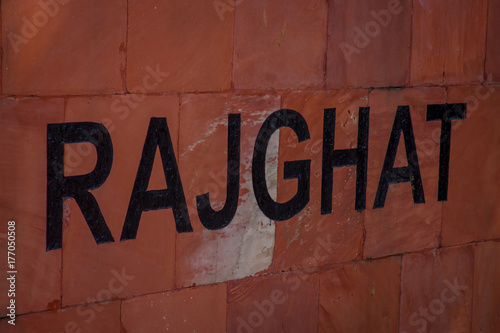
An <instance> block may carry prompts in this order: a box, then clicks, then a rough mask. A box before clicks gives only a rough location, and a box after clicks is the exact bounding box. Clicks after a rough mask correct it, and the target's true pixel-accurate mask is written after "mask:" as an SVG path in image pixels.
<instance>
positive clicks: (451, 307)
mask: <svg viewBox="0 0 500 333" xmlns="http://www.w3.org/2000/svg"><path fill="white" fill-rule="evenodd" d="M472 269H473V251H472V248H471V247H469V246H466V247H459V248H448V249H443V250H433V251H427V252H424V253H412V254H408V255H405V256H403V266H402V273H401V312H400V319H399V320H400V330H401V332H403V333H404V332H416V331H421V332H429V333H433V332H470V325H471V315H472V279H473V272H472ZM457 286H458V287H457Z"/></svg>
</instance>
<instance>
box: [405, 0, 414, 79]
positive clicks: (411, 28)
mask: <svg viewBox="0 0 500 333" xmlns="http://www.w3.org/2000/svg"><path fill="white" fill-rule="evenodd" d="M413 19H414V6H413V0H411V13H410V50H409V52H410V56H409V57H408V83H407V85H406V86H407V87H411V86H412V82H411V70H412V66H411V61H412V58H413Z"/></svg>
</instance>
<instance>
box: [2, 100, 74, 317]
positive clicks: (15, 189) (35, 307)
mask: <svg viewBox="0 0 500 333" xmlns="http://www.w3.org/2000/svg"><path fill="white" fill-rule="evenodd" d="M63 121H64V105H63V100H62V99H46V100H41V99H35V98H26V99H0V128H1V129H2V130H1V131H0V146H1V147H2V149H1V150H0V175H1V177H0V188H1V189H2V191H0V221H1V225H2V230H0V239H1V242H0V243H1V246H0V255H1V257H2V258H4V260H1V261H0V269H1V272H2V273H1V274H0V290H2V291H5V295H2V297H1V298H0V307H1V309H2V310H1V311H0V317H3V316H4V315H5V313H6V307H7V304H8V302H9V299H8V298H7V290H8V289H9V288H8V284H7V280H6V276H7V273H6V272H7V271H8V270H10V269H8V268H7V221H10V220H14V221H15V222H16V230H15V231H16V250H15V259H16V263H15V264H16V270H17V272H18V273H17V276H16V298H15V299H16V312H17V314H22V313H26V312H30V311H42V310H46V309H52V308H57V307H59V305H60V298H61V292H60V290H61V252H60V251H52V252H46V251H45V248H46V244H45V224H46V221H45V205H46V190H45V189H46V182H47V171H46V170H47V148H46V146H47V124H49V123H59V122H63Z"/></svg>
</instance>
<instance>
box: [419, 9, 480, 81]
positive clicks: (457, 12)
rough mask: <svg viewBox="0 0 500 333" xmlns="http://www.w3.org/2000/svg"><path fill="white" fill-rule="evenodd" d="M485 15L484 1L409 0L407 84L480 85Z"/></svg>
mask: <svg viewBox="0 0 500 333" xmlns="http://www.w3.org/2000/svg"><path fill="white" fill-rule="evenodd" d="M486 15H487V1H486V0H479V1H469V0H459V1H453V2H449V1H440V0H413V27H412V28H413V34H412V55H411V85H449V84H464V83H479V82H482V81H483V72H484V56H485V44H486Z"/></svg>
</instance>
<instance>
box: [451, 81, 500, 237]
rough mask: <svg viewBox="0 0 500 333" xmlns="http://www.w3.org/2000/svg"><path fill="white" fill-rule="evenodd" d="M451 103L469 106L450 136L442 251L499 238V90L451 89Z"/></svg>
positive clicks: (483, 87) (486, 87) (493, 87)
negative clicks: (447, 247)
mask: <svg viewBox="0 0 500 333" xmlns="http://www.w3.org/2000/svg"><path fill="white" fill-rule="evenodd" d="M447 102H448V103H467V115H466V119H464V120H456V121H454V124H453V127H452V134H451V152H450V172H449V184H448V200H447V201H445V202H444V204H443V245H455V244H462V243H468V242H471V241H476V240H484V239H494V238H498V237H500V206H499V205H498V202H499V201H500V182H498V181H497V180H498V179H499V178H500V168H499V167H498V166H499V165H500V150H499V149H497V147H498V146H499V145H500V132H499V131H498V128H499V126H500V117H499V116H498V105H499V103H500V91H499V89H498V87H495V86H477V87H463V88H459V87H457V88H449V89H448V98H447Z"/></svg>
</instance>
